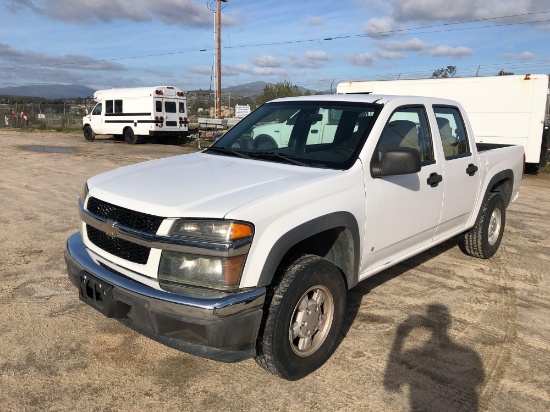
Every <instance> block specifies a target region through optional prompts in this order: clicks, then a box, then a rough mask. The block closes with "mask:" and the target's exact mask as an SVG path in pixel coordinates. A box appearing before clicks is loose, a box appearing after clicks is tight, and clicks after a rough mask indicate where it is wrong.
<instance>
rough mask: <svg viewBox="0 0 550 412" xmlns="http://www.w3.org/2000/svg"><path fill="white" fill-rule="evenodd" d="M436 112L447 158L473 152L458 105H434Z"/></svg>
mask: <svg viewBox="0 0 550 412" xmlns="http://www.w3.org/2000/svg"><path fill="white" fill-rule="evenodd" d="M434 112H435V118H436V120H437V127H438V128H439V136H440V137H441V143H442V144H443V153H444V154H445V159H452V158H453V157H456V156H460V155H469V154H471V153H470V144H469V142H468V136H467V134H466V128H465V127H464V121H463V120H462V116H461V115H460V111H459V110H458V109H457V108H456V107H447V106H434Z"/></svg>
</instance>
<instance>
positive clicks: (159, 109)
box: [155, 100, 162, 112]
mask: <svg viewBox="0 0 550 412" xmlns="http://www.w3.org/2000/svg"><path fill="white" fill-rule="evenodd" d="M155 110H156V111H157V112H162V101H160V100H155Z"/></svg>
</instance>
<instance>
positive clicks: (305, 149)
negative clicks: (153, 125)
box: [65, 95, 523, 380]
mask: <svg viewBox="0 0 550 412" xmlns="http://www.w3.org/2000/svg"><path fill="white" fill-rule="evenodd" d="M283 122H284V124H285V126H284V127H285V128H286V129H288V130H287V131H285V133H287V132H288V133H287V134H288V136H287V137H288V138H287V139H286V138H285V139H284V140H282V139H280V138H276V137H275V136H269V137H271V139H268V138H267V137H266V136H268V132H269V130H272V129H274V128H273V126H266V125H273V124H277V123H279V124H281V123H283ZM320 131H322V133H323V134H322V139H321V138H319V134H320V133H321V132H320ZM260 135H261V136H262V140H261V142H258V141H257V139H258V136H260ZM260 143H261V144H260ZM522 167H523V148H522V147H521V146H502V145H484V146H483V147H478V146H476V144H475V140H474V136H473V132H472V128H471V126H470V124H469V122H468V118H467V116H466V113H465V112H464V110H463V109H462V107H461V105H460V104H459V103H457V102H455V101H452V100H445V99H436V98H427V97H411V96H408V97H407V96H385V95H331V96H314V97H302V98H285V99H278V100H275V101H272V102H269V103H267V104H265V105H263V106H261V107H260V108H258V109H257V110H255V111H254V112H253V113H251V114H250V115H249V116H247V117H246V118H245V119H243V120H242V121H241V122H240V123H238V124H237V125H236V126H235V127H234V128H233V129H231V130H229V131H228V132H227V133H226V134H225V135H224V136H223V137H222V138H221V139H220V140H218V141H217V142H215V143H214V144H213V145H212V146H210V147H209V148H207V149H205V150H203V151H201V152H198V153H194V154H188V155H182V156H174V157H170V158H166V159H160V160H154V161H150V162H144V163H140V164H136V165H132V166H127V167H123V168H120V169H117V170H113V171H110V172H107V173H103V174H100V175H98V176H95V177H92V178H90V179H89V180H88V181H87V183H86V185H85V188H84V191H83V193H82V195H81V197H80V200H79V207H80V218H81V227H80V233H75V234H74V235H72V236H71V237H70V238H69V239H68V241H67V248H66V253H65V258H66V262H67V269H68V273H69V277H70V279H71V281H72V283H73V284H74V285H75V286H76V288H77V289H78V290H79V295H80V299H82V300H83V301H84V302H86V303H87V304H89V305H91V306H92V307H94V308H95V309H97V310H98V311H100V312H101V313H103V314H104V315H105V316H107V317H110V318H115V319H117V320H118V321H120V322H122V323H123V324H125V325H127V326H129V327H130V328H132V329H134V330H136V331H138V332H140V333H142V334H144V335H145V336H148V337H150V338H152V339H155V340H157V341H159V342H161V343H164V344H166V345H168V346H170V347H174V348H177V349H180V350H182V351H184V352H188V353H191V354H194V355H198V356H202V357H206V358H210V359H216V360H220V361H225V362H234V361H238V360H242V359H245V358H250V357H254V358H256V360H257V362H258V363H259V364H260V365H261V366H262V367H264V368H265V369H267V370H268V371H270V372H272V373H274V374H275V375H278V376H280V377H282V378H285V379H289V380H295V379H300V378H302V377H304V376H306V375H307V374H309V373H311V372H312V371H314V370H316V369H317V368H319V367H320V366H321V365H323V363H324V362H325V361H326V360H327V359H328V358H329V357H330V356H331V354H332V353H333V351H334V350H335V348H336V345H337V340H338V337H339V334H340V333H341V328H342V323H343V320H344V312H345V308H346V291H347V289H350V288H352V287H354V286H355V285H357V283H358V282H360V281H362V280H364V279H366V278H367V277H369V276H372V275H374V274H375V273H378V272H380V271H382V270H384V269H386V268H388V267H390V266H391V265H395V264H396V263H398V262H401V261H403V260H405V259H407V258H408V257H411V256H413V255H415V254H418V253H420V252H422V251H424V250H426V249H428V248H430V247H432V246H434V245H436V244H438V243H441V242H443V241H445V240H447V239H449V238H451V237H455V236H458V237H459V239H460V240H459V245H460V248H461V249H462V250H463V251H464V252H465V253H466V254H468V255H471V256H475V257H478V258H482V259H487V258H490V257H491V256H492V255H493V254H495V252H496V251H497V249H498V247H499V244H500V242H501V239H502V235H503V231H504V225H505V216H506V207H507V206H508V204H509V203H510V202H511V201H513V200H515V198H516V197H517V196H518V194H519V186H520V182H521V179H522Z"/></svg>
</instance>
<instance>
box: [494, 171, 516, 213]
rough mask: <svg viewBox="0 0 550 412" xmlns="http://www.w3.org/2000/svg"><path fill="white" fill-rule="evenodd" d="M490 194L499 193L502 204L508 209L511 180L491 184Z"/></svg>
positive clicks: (510, 195)
mask: <svg viewBox="0 0 550 412" xmlns="http://www.w3.org/2000/svg"><path fill="white" fill-rule="evenodd" d="M490 192H499V193H500V194H501V196H502V198H503V199H504V204H505V205H506V207H508V205H509V204H510V200H511V198H512V180H511V179H510V178H506V179H502V180H499V181H498V182H496V183H495V184H493V186H492V187H491V190H490Z"/></svg>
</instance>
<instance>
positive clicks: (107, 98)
mask: <svg viewBox="0 0 550 412" xmlns="http://www.w3.org/2000/svg"><path fill="white" fill-rule="evenodd" d="M94 100H95V101H97V104H96V105H95V107H94V109H93V110H92V112H91V113H90V114H88V115H86V116H84V118H83V119H82V129H83V130H84V138H85V139H86V140H94V139H95V136H96V135H97V134H109V135H114V136H115V137H116V138H117V139H120V140H121V139H124V140H126V142H127V143H129V144H135V143H139V142H141V141H143V140H144V139H145V138H146V137H180V138H185V137H187V136H188V135H189V126H188V125H189V122H188V120H187V98H186V96H185V93H183V92H182V91H181V90H180V89H178V88H176V87H173V86H156V87H134V88H126V89H105V90H98V91H96V92H95V93H94Z"/></svg>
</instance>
